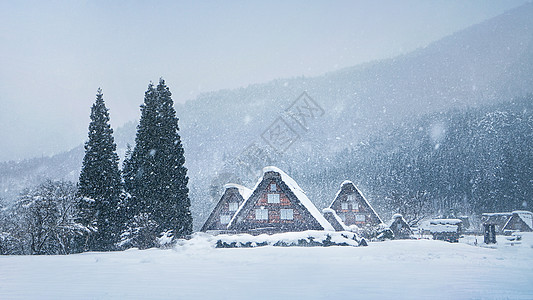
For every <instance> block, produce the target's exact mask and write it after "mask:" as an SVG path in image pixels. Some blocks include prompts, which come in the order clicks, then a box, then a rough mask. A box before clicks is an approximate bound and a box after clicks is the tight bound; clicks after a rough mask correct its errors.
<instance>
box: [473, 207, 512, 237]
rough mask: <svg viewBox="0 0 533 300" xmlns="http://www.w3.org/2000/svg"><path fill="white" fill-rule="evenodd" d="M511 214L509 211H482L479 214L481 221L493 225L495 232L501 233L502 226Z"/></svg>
mask: <svg viewBox="0 0 533 300" xmlns="http://www.w3.org/2000/svg"><path fill="white" fill-rule="evenodd" d="M512 215H513V214H512V213H510V212H502V213H484V214H482V215H481V223H482V224H492V225H495V226H494V227H495V229H496V233H497V234H503V227H504V226H505V224H507V221H509V218H511V216H512Z"/></svg>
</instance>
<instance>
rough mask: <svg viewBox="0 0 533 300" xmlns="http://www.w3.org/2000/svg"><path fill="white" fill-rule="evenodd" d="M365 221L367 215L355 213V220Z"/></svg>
mask: <svg viewBox="0 0 533 300" xmlns="http://www.w3.org/2000/svg"><path fill="white" fill-rule="evenodd" d="M364 221H366V218H365V215H363V214H356V215H355V222H364Z"/></svg>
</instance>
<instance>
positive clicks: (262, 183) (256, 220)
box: [227, 167, 335, 234]
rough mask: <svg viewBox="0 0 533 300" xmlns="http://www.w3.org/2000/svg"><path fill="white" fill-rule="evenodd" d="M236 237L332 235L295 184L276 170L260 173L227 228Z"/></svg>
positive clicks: (322, 218) (273, 168) (325, 223)
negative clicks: (323, 232) (308, 232)
mask: <svg viewBox="0 0 533 300" xmlns="http://www.w3.org/2000/svg"><path fill="white" fill-rule="evenodd" d="M227 228H228V230H229V231H230V232H236V233H252V234H260V233H278V232H291V231H304V230H328V231H334V230H335V229H334V228H333V226H332V225H331V224H330V223H329V222H328V221H327V220H326V219H325V218H324V216H323V215H322V214H321V213H320V212H319V211H318V209H317V208H316V207H315V205H314V204H313V203H312V202H311V201H310V200H309V198H307V196H306V195H305V193H304V192H303V190H302V189H301V188H300V187H299V186H298V184H297V183H296V182H295V181H294V180H293V179H292V178H291V177H289V176H288V175H287V174H285V172H283V171H281V170H280V169H278V168H276V167H266V168H264V169H263V176H262V178H260V179H259V181H258V183H257V184H256V185H255V187H254V189H253V193H252V195H251V196H250V197H248V198H247V199H246V200H245V201H244V202H243V203H242V205H241V206H240V207H239V209H238V210H237V212H236V213H235V216H233V218H232V219H231V221H230V223H229V224H228V227H227Z"/></svg>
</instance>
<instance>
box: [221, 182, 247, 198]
mask: <svg viewBox="0 0 533 300" xmlns="http://www.w3.org/2000/svg"><path fill="white" fill-rule="evenodd" d="M230 188H236V189H238V190H239V194H241V196H242V198H243V199H244V200H246V199H248V198H249V197H250V196H251V195H252V192H253V191H252V190H251V189H249V188H247V187H245V186H243V185H240V184H237V183H227V184H225V185H224V189H225V190H227V189H230Z"/></svg>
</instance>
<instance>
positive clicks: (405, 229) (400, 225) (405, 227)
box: [389, 214, 413, 240]
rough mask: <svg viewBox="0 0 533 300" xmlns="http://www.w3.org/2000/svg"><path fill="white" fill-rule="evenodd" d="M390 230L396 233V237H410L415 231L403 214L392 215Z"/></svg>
mask: <svg viewBox="0 0 533 300" xmlns="http://www.w3.org/2000/svg"><path fill="white" fill-rule="evenodd" d="M389 228H390V230H392V232H393V233H394V239H397V240H398V239H409V238H411V236H412V235H413V231H412V230H411V227H409V224H407V222H406V221H405V219H404V218H403V216H402V215H401V214H395V215H394V216H392V222H391V224H390V225H389Z"/></svg>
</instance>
